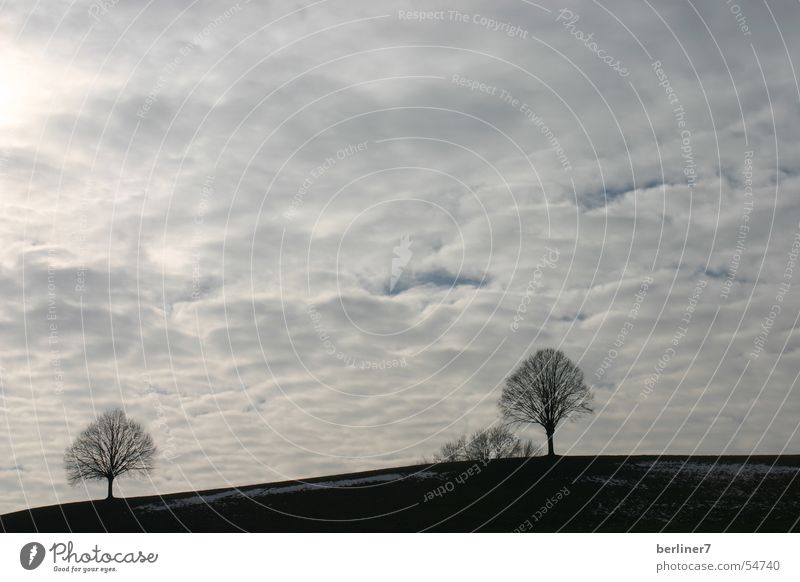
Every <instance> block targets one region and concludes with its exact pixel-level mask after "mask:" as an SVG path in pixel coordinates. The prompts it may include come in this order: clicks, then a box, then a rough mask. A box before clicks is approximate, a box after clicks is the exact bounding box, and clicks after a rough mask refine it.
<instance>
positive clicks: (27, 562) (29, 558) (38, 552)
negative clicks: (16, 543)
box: [19, 542, 45, 570]
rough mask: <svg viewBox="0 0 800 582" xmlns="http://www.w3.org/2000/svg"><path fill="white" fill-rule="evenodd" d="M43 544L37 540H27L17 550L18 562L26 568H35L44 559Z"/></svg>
mask: <svg viewBox="0 0 800 582" xmlns="http://www.w3.org/2000/svg"><path fill="white" fill-rule="evenodd" d="M44 554H45V551H44V546H43V545H42V544H40V543H39V542H28V543H27V544H25V545H24V546H22V549H21V550H20V551H19V563H20V564H22V567H23V568H25V569H26V570H35V569H36V568H38V567H39V566H41V564H42V562H43V561H44Z"/></svg>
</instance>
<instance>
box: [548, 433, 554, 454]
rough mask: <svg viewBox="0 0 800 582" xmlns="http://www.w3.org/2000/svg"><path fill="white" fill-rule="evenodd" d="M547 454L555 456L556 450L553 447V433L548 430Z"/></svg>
mask: <svg viewBox="0 0 800 582" xmlns="http://www.w3.org/2000/svg"><path fill="white" fill-rule="evenodd" d="M547 456H548V457H555V456H556V452H555V450H554V449H553V433H552V432H548V433H547Z"/></svg>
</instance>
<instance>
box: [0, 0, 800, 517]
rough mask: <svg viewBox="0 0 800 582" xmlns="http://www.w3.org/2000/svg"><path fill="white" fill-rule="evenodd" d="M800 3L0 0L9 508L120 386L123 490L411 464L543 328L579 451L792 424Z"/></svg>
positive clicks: (1, 508)
mask: <svg viewBox="0 0 800 582" xmlns="http://www.w3.org/2000/svg"><path fill="white" fill-rule="evenodd" d="M712 4H713V5H712ZM409 5H412V6H409ZM454 5H456V6H458V9H457V10H455V9H454V8H453V6H454ZM799 13H800V7H798V6H797V5H796V4H792V3H789V2H772V1H770V2H765V3H759V2H755V1H754V2H741V3H740V4H734V3H733V2H728V3H725V2H717V3H705V2H703V3H700V2H697V3H695V2H692V1H681V2H674V3H673V2H670V3H657V4H650V3H648V2H644V3H636V4H631V3H627V2H620V3H617V2H610V3H609V2H605V1H604V2H578V3H571V2H570V3H565V4H551V3H549V2H544V1H542V2H540V3H539V4H537V3H534V2H529V1H527V0H503V1H501V2H489V1H488V0H484V1H482V2H458V3H453V4H446V3H439V2H437V1H436V0H431V1H423V0H417V1H415V2H411V3H409V2H400V1H398V2H389V1H382V0H377V1H376V0H372V1H370V2H361V1H356V2H351V1H344V0H338V1H337V0H327V1H326V0H318V1H316V2H309V1H303V2H294V1H289V0H285V1H280V2H269V3H261V2H252V3H249V2H246V1H244V0H242V1H240V2H238V3H230V2H225V1H216V2H211V1H189V0H185V1H184V0H170V1H169V2H159V3H155V2H150V3H148V4H145V3H143V2H133V1H131V0H103V1H101V0H97V1H95V2H89V1H87V0H76V1H74V2H67V1H56V0H54V1H50V2H27V1H22V0H12V1H11V2H5V3H3V4H2V8H0V127H1V128H2V130H1V131H0V193H1V195H0V207H1V208H2V211H0V289H1V290H2V298H3V301H2V304H0V330H2V333H0V382H1V387H2V392H0V512H5V511H12V510H16V509H21V508H23V507H25V506H27V505H43V504H51V503H57V502H66V501H74V500H80V499H85V498H88V497H90V496H100V495H103V493H104V485H103V484H98V485H96V486H95V485H91V486H89V487H87V488H81V487H79V488H77V489H71V488H69V487H68V486H67V484H66V480H65V476H64V471H63V468H62V464H61V459H62V454H63V450H64V448H65V446H66V445H67V444H68V443H69V442H70V440H71V439H72V438H73V437H74V436H75V435H76V434H77V433H78V432H79V431H80V430H81V429H82V428H83V427H84V426H85V425H86V424H87V423H88V422H89V421H91V419H92V418H93V417H94V415H95V414H96V413H97V412H98V411H102V410H104V409H106V408H109V407H112V406H122V407H124V408H125V410H126V411H127V412H128V413H129V414H130V415H131V416H133V417H134V418H135V419H137V420H139V421H140V422H141V423H142V424H144V425H145V426H146V427H147V428H148V429H149V430H150V432H151V433H152V434H153V436H154V438H155V439H156V441H157V443H158V445H159V447H160V449H161V451H162V455H161V458H160V460H159V467H158V470H157V471H156V472H155V473H154V474H153V475H152V477H151V479H145V480H140V481H136V480H123V481H119V482H118V483H117V487H118V491H117V492H118V494H122V495H144V494H150V493H154V492H173V491H184V490H187V489H193V488H195V489H200V488H211V487H223V486H226V485H244V484H250V483H259V482H265V481H274V480H282V479H287V478H300V477H310V476H316V475H324V474H330V473H341V472H349V471H356V470H362V469H370V468H380V467H391V466H397V465H407V464H414V463H416V462H418V460H419V459H420V458H421V457H422V456H423V455H426V454H428V455H430V453H431V452H433V451H434V450H435V449H436V448H438V447H439V446H440V445H441V444H442V443H443V442H444V441H446V440H448V439H450V438H453V437H455V436H457V435H459V434H461V433H463V432H466V431H472V430H475V429H477V428H480V427H484V426H489V425H491V424H492V423H495V422H497V421H498V414H497V406H496V402H497V398H498V396H499V392H500V390H501V388H502V385H503V380H504V378H505V377H506V376H507V375H508V374H509V373H510V372H511V371H512V370H513V369H514V368H515V366H516V365H517V364H518V363H519V361H520V359H521V358H523V357H524V356H526V355H527V354H529V353H530V352H532V351H534V350H536V349H537V348H542V347H558V348H560V349H562V350H564V351H565V352H566V353H567V354H568V355H569V356H570V357H571V358H572V359H573V360H574V361H576V362H577V363H579V365H580V366H581V368H582V369H583V370H584V372H585V375H586V380H587V383H589V384H591V385H592V386H593V389H594V392H595V399H596V405H597V406H596V414H594V415H593V416H592V417H586V418H583V419H580V420H578V421H577V422H573V423H566V424H564V425H563V426H562V427H560V429H559V432H558V434H557V436H556V450H557V452H559V453H562V454H594V453H604V454H627V453H639V454H643V453H662V452H663V453H708V454H734V453H735V454H748V453H780V452H794V453H796V452H797V451H798V446H799V445H800V435H798V432H797V429H798V418H800V398H798V388H797V387H796V380H797V375H798V370H800V339H798V336H797V334H794V333H793V331H794V328H795V326H796V323H797V320H798V315H799V314H800V263H798V264H797V265H795V264H794V262H793V261H794V259H796V258H797V257H796V253H797V252H798V251H800V226H798V222H800V192H799V191H798V189H799V187H800V147H798V141H797V136H798V135H800V116H799V115H798V104H799V103H800V88H798V81H797V75H796V71H795V69H794V63H800V39H799V38H798V37H797V35H796V34H795V28H796V27H795V26H794V23H795V22H796V21H797V17H798V15H800V14H799ZM522 434H524V435H526V436H530V437H531V438H534V439H535V440H536V441H537V442H542V441H543V435H542V434H541V433H540V431H538V430H536V428H535V427H534V428H532V429H525V430H523V431H522Z"/></svg>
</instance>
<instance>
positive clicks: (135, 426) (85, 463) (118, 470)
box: [64, 408, 156, 485]
mask: <svg viewBox="0 0 800 582" xmlns="http://www.w3.org/2000/svg"><path fill="white" fill-rule="evenodd" d="M155 454H156V446H155V444H154V443H153V439H152V437H151V436H150V435H149V434H147V432H145V430H144V429H143V428H142V426H141V425H140V424H139V423H138V422H136V421H134V420H132V419H130V418H128V417H127V416H126V415H125V413H124V412H123V411H122V410H120V409H118V408H115V409H113V410H108V411H106V412H104V413H103V414H102V415H100V416H99V417H98V418H97V420H95V421H94V422H92V423H91V424H89V426H87V427H86V428H85V429H84V430H83V431H82V432H81V433H80V434H79V435H78V437H77V438H76V439H75V441H74V442H73V443H72V445H71V446H70V447H68V448H67V450H66V452H65V454H64V465H65V467H66V469H67V480H68V481H69V483H70V485H76V484H77V483H79V482H80V481H83V480H91V479H114V478H115V477H118V476H120V475H124V474H126V473H148V472H150V471H151V470H152V469H153V465H154V458H155Z"/></svg>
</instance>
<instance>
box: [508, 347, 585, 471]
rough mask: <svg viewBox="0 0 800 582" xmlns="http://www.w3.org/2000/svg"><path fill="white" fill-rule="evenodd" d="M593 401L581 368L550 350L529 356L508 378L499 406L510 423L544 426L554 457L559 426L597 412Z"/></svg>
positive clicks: (559, 352)
mask: <svg viewBox="0 0 800 582" xmlns="http://www.w3.org/2000/svg"><path fill="white" fill-rule="evenodd" d="M591 400H592V394H591V392H590V390H589V388H588V387H587V386H586V384H584V382H583V372H581V370H580V368H578V366H576V365H575V364H574V363H572V360H570V359H569V358H568V357H567V356H566V355H565V354H564V352H562V351H560V350H554V349H552V348H547V349H544V350H539V351H537V352H536V353H535V354H532V355H530V356H528V357H527V358H526V359H525V360H524V361H523V362H522V363H521V364H520V365H519V367H518V368H517V369H516V370H515V371H514V373H513V374H511V376H509V377H508V378H507V379H506V385H505V387H504V388H503V393H502V394H501V396H500V401H499V403H498V404H499V406H500V411H501V413H502V415H503V417H504V418H505V419H506V420H508V421H509V422H512V423H515V422H520V423H523V422H524V423H532V424H538V425H541V427H542V428H544V431H545V433H546V434H547V454H548V456H550V457H553V456H555V450H554V448H553V434H554V433H555V431H556V427H557V426H558V424H559V423H560V422H561V421H562V420H564V419H565V418H567V417H569V416H571V415H573V414H584V413H590V412H593V410H592V407H591Z"/></svg>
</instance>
